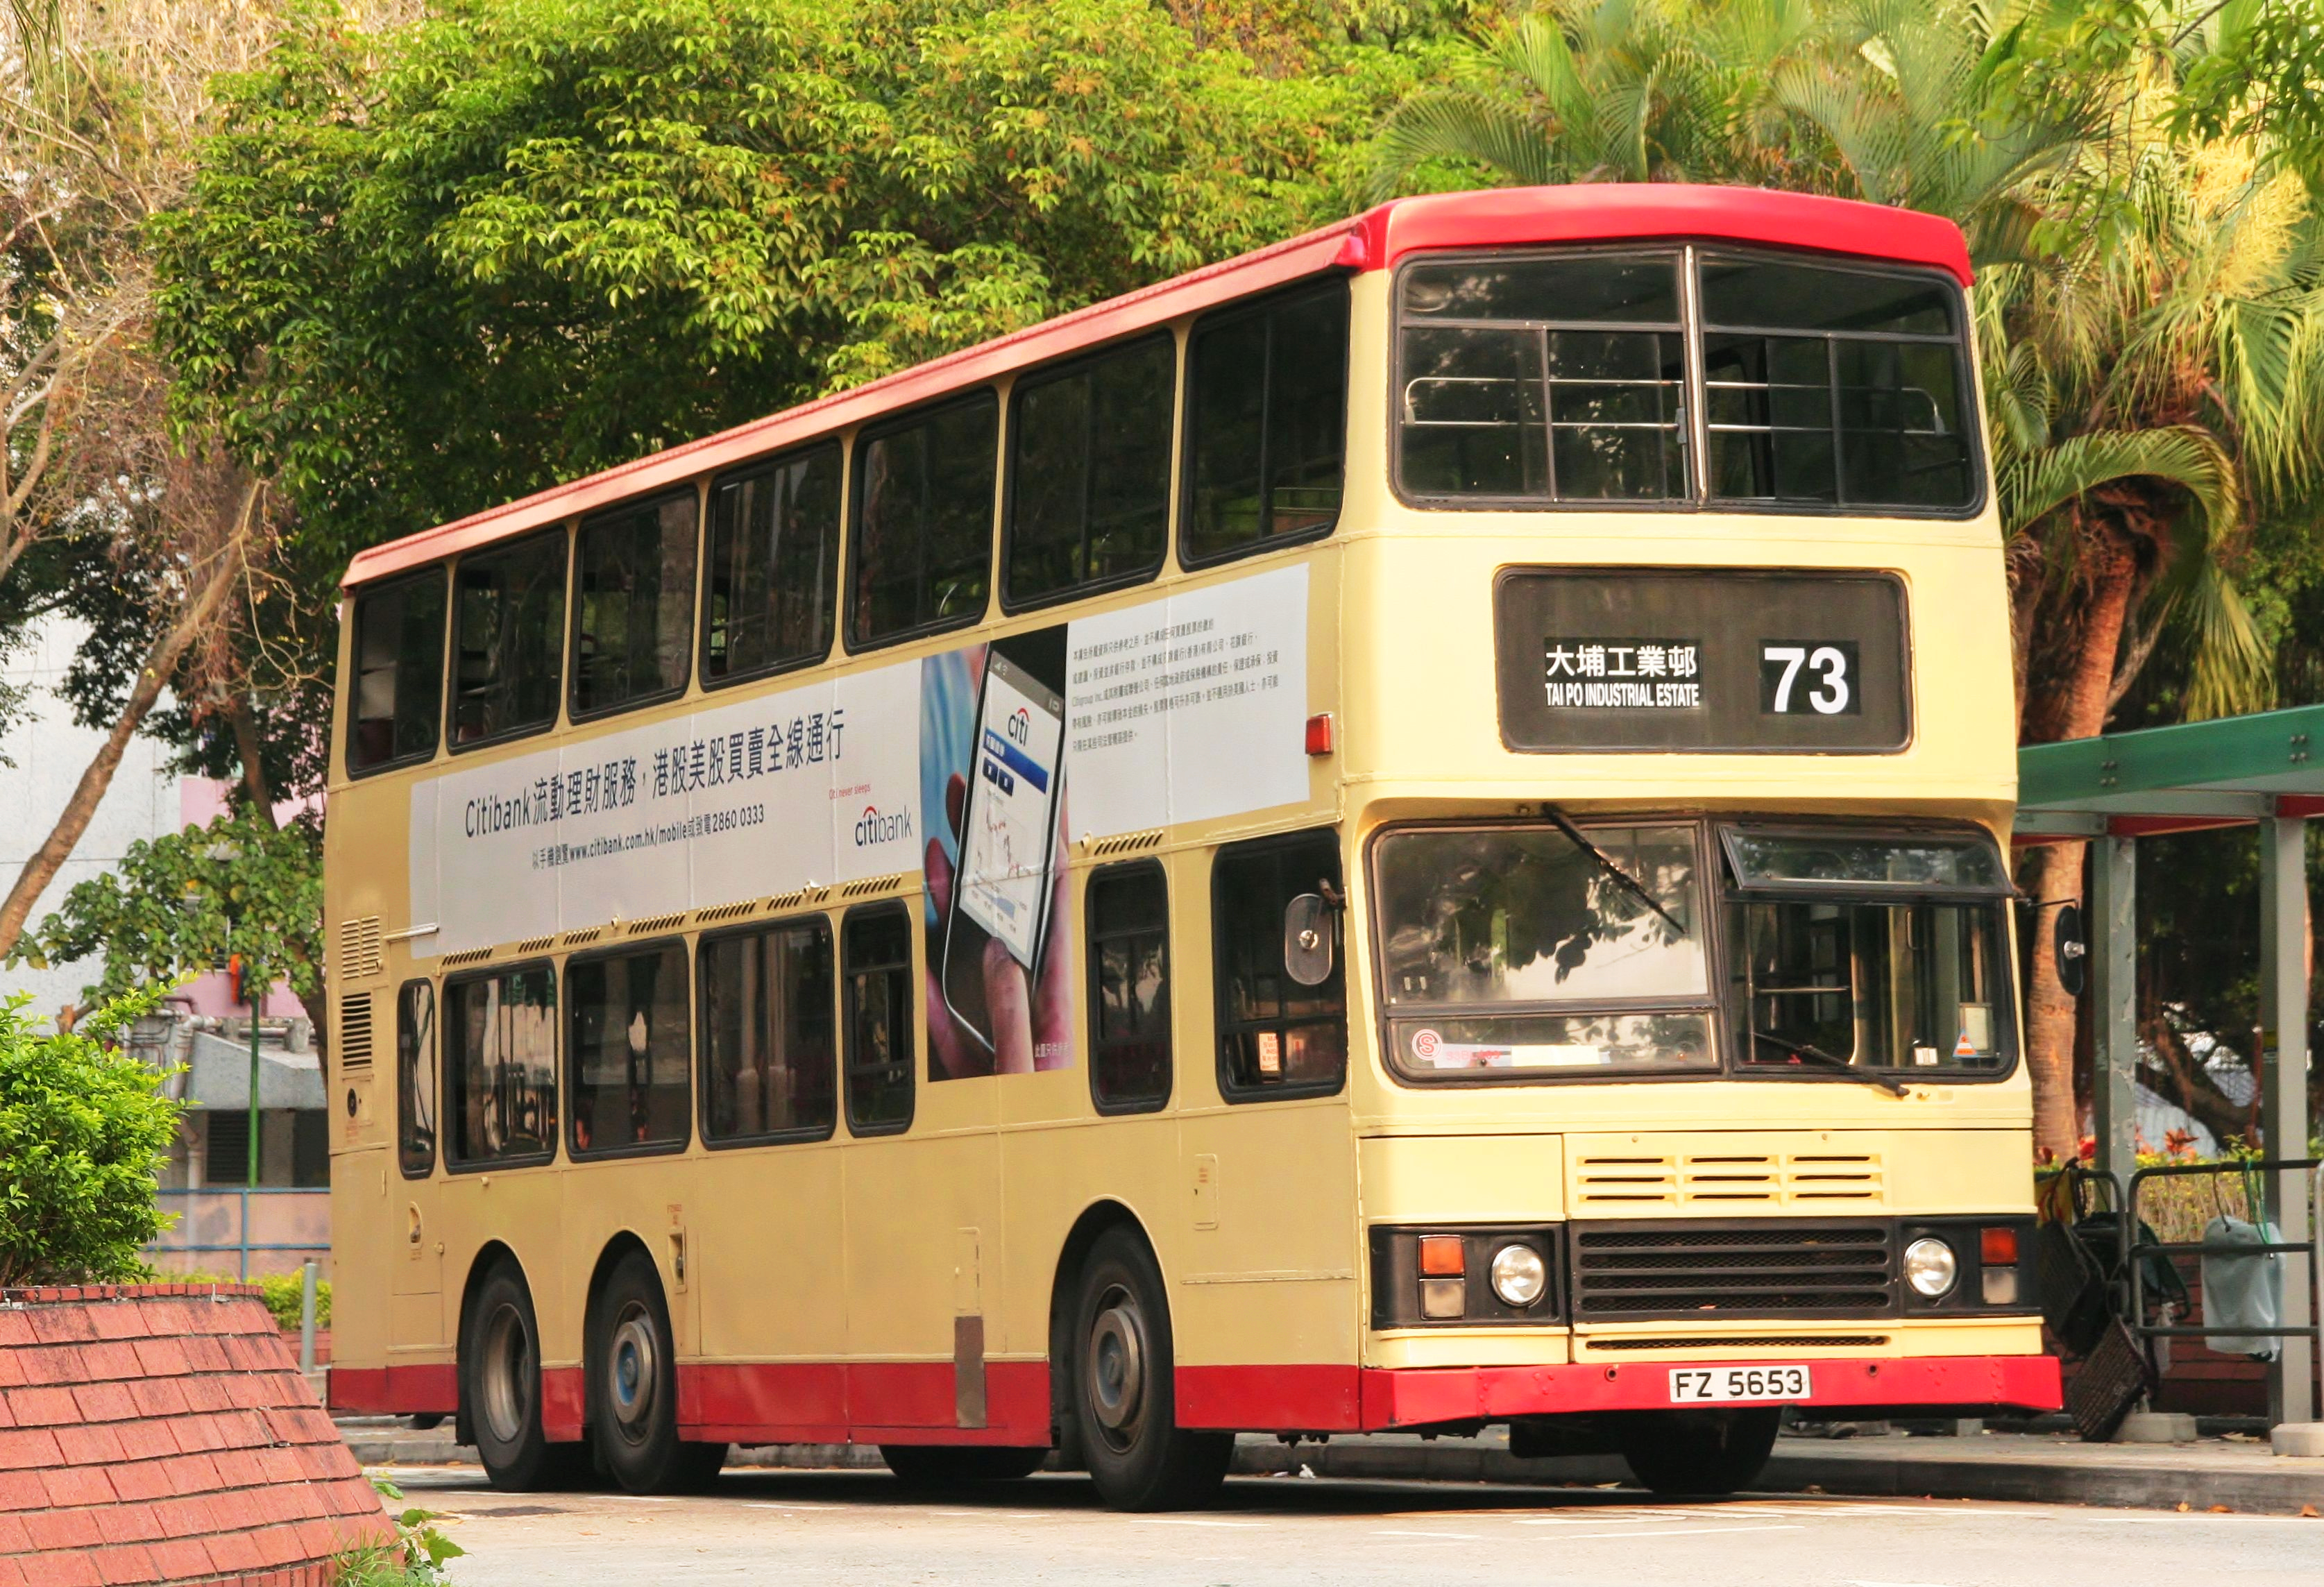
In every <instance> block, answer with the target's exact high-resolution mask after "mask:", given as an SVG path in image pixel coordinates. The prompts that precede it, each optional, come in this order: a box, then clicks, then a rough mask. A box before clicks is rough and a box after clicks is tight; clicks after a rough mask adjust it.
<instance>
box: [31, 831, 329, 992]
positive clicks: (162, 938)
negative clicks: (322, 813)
mask: <svg viewBox="0 0 2324 1587" xmlns="http://www.w3.org/2000/svg"><path fill="white" fill-rule="evenodd" d="M30 936H31V937H32V941H33V942H34V943H35V944H36V945H37V950H38V952H39V953H40V954H41V955H42V956H43V957H44V958H47V959H52V960H71V959H81V958H88V957H91V956H94V955H103V957H104V961H105V972H104V974H103V976H102V977H101V978H100V979H99V980H98V982H97V984H96V985H95V986H93V987H91V988H89V989H88V990H89V994H90V996H91V997H92V998H97V999H105V998H118V997H121V996H123V995H124V994H125V993H127V992H130V990H131V989H133V988H135V987H139V986H143V985H148V984H152V983H175V982H177V981H179V980H180V979H182V978H183V977H185V976H186V975H189V974H194V973H199V972H201V971H204V970H207V969H208V968H209V967H210V966H211V965H212V964H217V963H220V962H222V961H223V960H224V959H225V958H226V956H227V955H241V958H242V962H243V965H244V973H245V974H246V975H247V976H248V978H249V979H250V981H251V982H252V983H254V984H256V985H260V986H272V985H273V984H274V983H276V982H278V981H282V982H288V983H290V986H291V991H292V992H296V993H297V994H298V995H299V997H300V1000H301V1001H305V1002H306V1003H307V1005H308V1008H309V1011H310V1012H311V1013H315V1014H316V1015H317V1016H318V1017H317V1018H316V1020H315V1029H318V1030H320V1029H324V1025H323V1021H322V1020H321V1019H320V1017H319V1010H320V1009H321V1007H322V991H323V977H322V963H323V952H322V949H323V942H322V936H323V867H322V851H321V835H320V833H319V832H318V829H317V828H316V826H315V825H314V824H313V823H312V822H310V821H305V820H300V821H293V822H291V823H290V824H289V825H287V826H281V827H277V826H274V825H273V824H272V822H270V821H268V820H267V819H266V818H265V817H263V816H262V815H260V814H258V813H256V812H254V811H251V810H248V809H243V810H237V811H235V812H232V813H230V814H227V815H225V816H221V817H218V818H217V820H215V821H212V822H211V823H210V824H209V825H208V826H189V827H187V828H185V829H184V830H183V831H180V832H175V833H171V834H169V835H166V836H162V837H157V838H153V839H152V840H150V841H140V842H137V843H133V844H130V845H129V852H128V853H126V854H124V856H123V857H122V860H121V863H120V864H119V865H118V866H117V867H115V869H114V870H111V871H107V872H104V873H103V874H101V875H98V876H96V877H93V878H91V879H90V880H89V881H83V882H79V883H77V884H75V886H74V887H73V890H71V891H70V892H69V893H67V894H66V895H65V901H64V907H63V908H62V909H59V910H57V911H56V912H55V913H54V914H51V915H50V916H49V917H48V918H45V919H43V920H42V922H41V924H40V926H39V927H38V929H37V930H35V931H34V932H32V933H31V934H30Z"/></svg>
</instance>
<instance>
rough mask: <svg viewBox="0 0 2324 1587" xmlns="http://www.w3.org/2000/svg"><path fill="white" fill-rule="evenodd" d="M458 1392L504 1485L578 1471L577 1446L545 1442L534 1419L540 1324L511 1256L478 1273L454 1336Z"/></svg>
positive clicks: (514, 1487)
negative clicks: (480, 1277) (469, 1303)
mask: <svg viewBox="0 0 2324 1587" xmlns="http://www.w3.org/2000/svg"><path fill="white" fill-rule="evenodd" d="M460 1390H461V1398H462V1400H463V1402H464V1403H465V1404H466V1407H467V1408H468V1423H469V1426H470V1427H471V1429H472V1430H473V1431H474V1433H475V1439H476V1458H477V1459H478V1460H480V1461H482V1462H484V1475H485V1476H486V1477H487V1478H488V1479H490V1480H491V1481H492V1485H493V1487H495V1488H498V1489H500V1490H503V1491H504V1492H511V1493H524V1492H530V1491H532V1490H536V1489H541V1488H553V1487H558V1486H562V1485H563V1484H565V1483H567V1482H569V1481H573V1480H574V1479H575V1478H576V1477H577V1476H578V1475H580V1473H581V1471H582V1467H583V1462H582V1461H581V1460H580V1459H579V1458H578V1457H579V1455H580V1453H581V1446H580V1445H578V1444H551V1443H549V1439H548V1436H547V1435H545V1434H544V1433H543V1432H542V1431H541V1426H540V1330H539V1325H538V1324H536V1322H535V1321H534V1319H533V1315H532V1292H531V1291H530V1289H528V1288H526V1287H525V1282H524V1275H523V1274H522V1273H521V1272H519V1271H518V1270H517V1269H516V1266H515V1264H514V1263H512V1262H509V1261H503V1262H501V1263H499V1264H498V1265H497V1266H495V1267H494V1268H493V1270H492V1271H491V1272H489V1273H487V1274H486V1275H485V1276H484V1282H483V1283H482V1284H481V1285H479V1286H478V1287H477V1288H476V1298H475V1304H474V1305H473V1306H470V1307H469V1308H468V1315H467V1317H466V1322H465V1324H464V1325H463V1327H462V1329H461V1337H460Z"/></svg>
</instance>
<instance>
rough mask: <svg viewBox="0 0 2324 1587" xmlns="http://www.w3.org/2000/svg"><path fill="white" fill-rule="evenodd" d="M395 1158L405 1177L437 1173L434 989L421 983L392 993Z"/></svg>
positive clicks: (423, 1177) (422, 1176)
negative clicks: (393, 1007)
mask: <svg viewBox="0 0 2324 1587" xmlns="http://www.w3.org/2000/svg"><path fill="white" fill-rule="evenodd" d="M395 1157H396V1161H397V1162H398V1163H399V1164H400V1165H401V1167H402V1169H403V1176H404V1177H405V1178H407V1179H425V1178H427V1177H428V1176H429V1175H430V1174H432V1173H434V1172H435V1171H436V989H435V988H434V987H433V986H430V985H429V983H427V982H425V981H407V982H405V983H403V985H402V986H401V988H399V989H398V990H397V992H396V994H395Z"/></svg>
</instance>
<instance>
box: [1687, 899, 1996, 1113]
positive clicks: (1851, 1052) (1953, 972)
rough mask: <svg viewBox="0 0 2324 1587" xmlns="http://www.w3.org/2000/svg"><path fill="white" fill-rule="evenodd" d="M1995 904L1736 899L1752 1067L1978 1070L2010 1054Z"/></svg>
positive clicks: (1741, 1008) (1742, 1005) (1739, 991)
mask: <svg viewBox="0 0 2324 1587" xmlns="http://www.w3.org/2000/svg"><path fill="white" fill-rule="evenodd" d="M1998 915H1999V909H1997V906H1995V905H1992V904H1987V903H1977V904H1969V903H1900V904H1863V903H1840V902H1831V903H1826V902H1823V901H1821V900H1791V899H1785V900H1766V901H1760V900H1753V901H1749V902H1742V903H1738V904H1735V905H1733V906H1731V907H1730V909H1729V926H1728V931H1729V936H1730V937H1731V938H1732V939H1733V941H1734V944H1735V950H1736V959H1735V968H1736V973H1735V977H1734V986H1733V994H1734V1002H1735V1007H1736V1009H1737V1010H1738V1011H1737V1016H1736V1018H1737V1022H1738V1024H1741V1025H1743V1026H1745V1027H1746V1029H1744V1030H1743V1031H1739V1032H1738V1034H1737V1038H1736V1045H1737V1047H1738V1048H1739V1049H1740V1050H1741V1051H1742V1052H1743V1053H1744V1055H1745V1062H1746V1064H1747V1065H1748V1066H1750V1067H1753V1068H1767V1067H1784V1068H1801V1069H1809V1070H1812V1069H1816V1068H1831V1067H1833V1066H1840V1067H1853V1068H1870V1069H1970V1070H1978V1071H1990V1070H1996V1069H1999V1068H2002V1067H2004V1066H2006V1063H2007V1058H2006V1056H2005V1053H2004V1051H2003V1047H2002V1034H2003V1025H2004V1022H2005V1021H2004V1016H2005V1015H2006V1010H2005V1009H2004V1008H2003V1007H2002V1006H2001V1003H2000V993H1999V991H1998V978H1997V975H1996V973H1995V966H1996V961H1997V955H1998V953H1999V951H2000V940H1999V927H2000V922H1999V919H1998Z"/></svg>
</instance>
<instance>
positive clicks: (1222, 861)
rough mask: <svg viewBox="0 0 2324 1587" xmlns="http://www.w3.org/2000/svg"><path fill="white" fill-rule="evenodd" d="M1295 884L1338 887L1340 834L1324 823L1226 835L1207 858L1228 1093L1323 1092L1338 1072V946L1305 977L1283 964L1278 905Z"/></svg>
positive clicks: (1343, 1007) (1344, 1056)
mask: <svg viewBox="0 0 2324 1587" xmlns="http://www.w3.org/2000/svg"><path fill="white" fill-rule="evenodd" d="M1303 893H1312V894H1317V895H1320V896H1322V897H1323V898H1325V899H1327V900H1338V899H1339V898H1341V897H1342V890H1341V881H1340V842H1339V835H1338V834H1337V833H1334V832H1333V831H1331V830H1330V829H1328V828H1326V829H1323V830H1321V831H1316V832H1298V833H1292V834H1289V835H1286V836H1283V837H1267V838H1259V839H1258V840H1256V841H1255V842H1251V843H1241V844H1230V845H1228V846H1227V847H1225V848H1222V849H1221V850H1220V851H1219V853H1218V857H1217V858H1216V860H1214V861H1213V863H1212V866H1211V931H1212V953H1213V979H1214V981H1215V982H1216V983H1217V988H1218V1026H1219V1090H1220V1092H1221V1093H1222V1094H1223V1095H1224V1096H1225V1097H1226V1099H1227V1100H1228V1101H1229V1102H1257V1101H1260V1100H1264V1099H1271V1098H1275V1097H1282V1096H1317V1095H1328V1094H1329V1093H1333V1092H1336V1091H1338V1090H1339V1089H1340V1087H1341V1085H1342V1084H1343V1083H1344V1082H1345V1080H1346V1079H1347V1074H1348V1001H1347V981H1346V974H1345V972H1344V970H1343V969H1342V960H1343V959H1344V957H1345V955H1344V954H1334V955H1333V958H1332V962H1331V968H1330V970H1329V973H1326V974H1325V975H1324V976H1323V980H1322V981H1320V982H1318V983H1315V984H1314V985H1303V984H1301V983H1300V982H1299V981H1298V980H1297V979H1296V978H1294V977H1293V975H1292V974H1291V973H1289V969H1288V967H1286V964H1285V963H1284V942H1285V936H1284V918H1285V911H1286V909H1288V908H1289V907H1290V904H1291V900H1293V899H1295V898H1297V897H1299V896H1300V895H1301V894H1303ZM1330 918H1331V919H1332V921H1333V922H1334V924H1335V925H1336V924H1337V923H1338V922H1339V921H1340V919H1341V917H1340V916H1339V915H1337V914H1336V913H1334V914H1333V915H1332V916H1331V917H1330Z"/></svg>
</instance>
